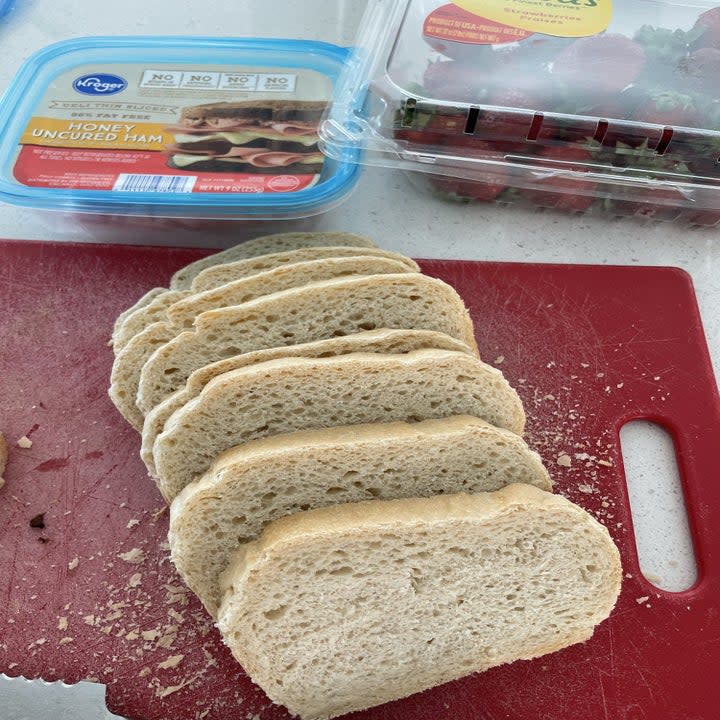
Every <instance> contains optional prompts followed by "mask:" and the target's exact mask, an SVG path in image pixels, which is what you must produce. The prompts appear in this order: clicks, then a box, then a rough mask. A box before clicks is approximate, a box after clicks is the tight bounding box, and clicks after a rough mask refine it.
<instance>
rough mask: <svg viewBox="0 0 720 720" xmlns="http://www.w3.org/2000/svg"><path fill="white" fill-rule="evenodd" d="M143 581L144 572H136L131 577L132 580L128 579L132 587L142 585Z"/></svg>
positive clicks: (129, 585)
mask: <svg viewBox="0 0 720 720" xmlns="http://www.w3.org/2000/svg"><path fill="white" fill-rule="evenodd" d="M141 581H142V573H135V574H134V575H132V576H131V577H130V580H129V581H128V587H130V588H136V587H138V585H140V583H141Z"/></svg>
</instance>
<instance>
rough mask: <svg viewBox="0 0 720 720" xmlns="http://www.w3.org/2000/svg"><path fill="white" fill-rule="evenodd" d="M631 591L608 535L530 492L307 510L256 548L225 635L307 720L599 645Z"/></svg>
mask: <svg viewBox="0 0 720 720" xmlns="http://www.w3.org/2000/svg"><path fill="white" fill-rule="evenodd" d="M620 584H621V566H620V558H619V554H618V551H617V548H616V547H615V545H614V544H613V542H612V540H611V539H610V536H609V535H608V532H607V530H606V529H605V528H604V527H603V526H602V525H600V524H599V523H598V522H597V521H596V520H595V519H594V518H592V517H591V516H590V515H589V514H588V513H586V512H585V511H584V510H582V509H581V508H579V507H577V506H576V505H573V504H572V503H570V502H569V501H568V500H566V499H565V498H563V497H561V496H559V495H553V494H551V493H547V492H543V491H542V490H539V489H537V488H535V487H532V486H530V485H510V486H508V487H506V488H504V489H502V490H498V491H496V492H494V493H482V494H478V495H450V496H437V497H433V498H422V499H413V500H409V499H403V500H385V501H377V500H376V501H370V502H364V503H353V504H346V505H335V506H332V507H326V508H322V509H319V510H311V511H309V512H303V513H297V514H295V515H292V516H289V517H285V518H282V519H281V520H277V521H275V522H274V523H272V524H271V525H270V526H268V528H267V529H266V530H265V532H264V533H263V535H262V536H261V538H260V539H259V540H257V541H255V542H252V543H249V544H247V545H245V546H243V547H242V548H241V549H240V550H239V551H238V553H237V555H236V557H235V559H234V561H233V563H232V565H231V567H230V568H229V570H228V571H227V572H226V574H225V576H224V578H223V585H224V588H225V592H224V596H223V603H222V606H221V608H220V612H219V616H218V626H219V628H220V630H221V632H222V634H223V636H224V639H225V642H226V643H227V645H228V646H229V647H230V649H231V651H232V653H233V655H234V656H235V657H236V658H237V660H238V661H239V662H240V663H241V664H242V666H243V667H244V668H245V670H246V672H247V673H248V674H249V675H250V677H251V678H252V679H253V680H254V681H255V682H256V683H257V684H258V685H260V686H261V687H262V688H263V689H264V690H265V692H266V693H267V694H268V695H269V697H270V699H271V700H273V702H275V703H278V704H281V705H284V706H286V707H287V708H288V709H289V710H290V712H291V713H293V714H297V715H299V716H300V717H301V718H302V720H325V719H326V718H332V717H335V716H337V715H342V714H344V713H347V712H351V711H353V710H360V709H363V708H367V707H371V706H374V705H379V704H381V703H385V702H388V701H390V700H395V699H397V698H402V697H405V696H407V695H410V694H412V693H416V692H420V691H422V690H425V689H427V688H431V687H433V686H435V685H439V684H441V683H445V682H448V681H450V680H454V679H456V678H459V677H462V676H464V675H468V674H470V673H474V672H478V671H481V670H485V669H487V668H490V667H494V666H497V665H502V664H505V663H509V662H513V661H514V660H519V659H531V658H534V657H538V656H540V655H544V654H546V653H550V652H554V651H556V650H559V649H561V648H564V647H566V646H568V645H572V644H574V643H579V642H583V641H585V640H587V639H588V638H590V637H591V636H592V634H593V630H594V628H595V626H596V625H597V624H598V623H600V622H601V621H603V620H604V619H605V618H607V617H608V615H609V614H610V612H611V610H612V608H613V606H614V604H615V601H616V599H617V596H618V593H619V590H620Z"/></svg>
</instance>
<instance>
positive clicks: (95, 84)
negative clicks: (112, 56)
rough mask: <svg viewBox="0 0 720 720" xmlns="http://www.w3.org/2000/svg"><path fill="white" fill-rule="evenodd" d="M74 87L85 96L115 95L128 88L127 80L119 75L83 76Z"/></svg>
mask: <svg viewBox="0 0 720 720" xmlns="http://www.w3.org/2000/svg"><path fill="white" fill-rule="evenodd" d="M73 87H74V88H75V90H77V91H78V92H79V93H83V95H114V94H115V93H119V92H120V91H122V90H124V89H125V88H126V87H127V80H125V79H124V78H121V77H120V76H119V75H106V74H104V73H98V74H97V75H83V76H82V77H79V78H78V79H77V80H76V81H75V82H74V83H73Z"/></svg>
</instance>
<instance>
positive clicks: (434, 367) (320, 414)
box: [153, 350, 525, 500]
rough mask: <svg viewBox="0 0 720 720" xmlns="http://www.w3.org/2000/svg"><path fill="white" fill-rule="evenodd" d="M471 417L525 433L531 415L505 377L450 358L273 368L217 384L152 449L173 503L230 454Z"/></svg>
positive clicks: (432, 353) (354, 359)
mask: <svg viewBox="0 0 720 720" xmlns="http://www.w3.org/2000/svg"><path fill="white" fill-rule="evenodd" d="M450 415H474V416H475V417H480V418H482V419H484V420H487V421H488V422H490V423H492V424H493V425H495V426H497V427H502V428H507V429H508V430H511V431H512V432H514V433H517V434H521V433H522V431H523V429H524V425H525V414H524V412H523V408H522V403H521V402H520V398H519V397H518V396H517V393H516V392H515V391H514V390H513V389H512V388H511V387H510V385H509V384H508V382H507V380H505V378H504V377H503V375H502V373H501V372H500V371H499V370H497V369H495V368H493V367H490V366H489V365H486V364H485V363H483V362H481V361H480V360H478V359H477V358H475V357H473V356H471V355H468V354H466V353H459V352H454V351H452V350H415V351H413V352H410V353H407V354H405V355H382V354H370V353H351V354H348V355H341V356H338V357H331V358H288V359H282V360H270V361H269V362H265V363H261V364H259V365H253V366H251V367H246V368H242V369H240V370H233V371H231V372H229V373H225V374H224V375H220V376H219V377H216V378H215V379H214V380H212V381H210V382H209V383H208V384H207V385H206V386H205V389H204V390H203V391H202V392H201V393H200V395H199V396H198V397H196V398H195V399H194V400H191V401H190V402H188V403H187V404H186V405H184V406H183V407H182V408H180V410H178V411H177V412H175V413H174V414H173V415H172V416H171V417H170V419H169V420H168V422H167V423H166V425H165V430H164V431H163V432H162V433H161V434H160V435H159V436H158V438H157V440H156V441H155V447H154V448H153V455H154V458H155V466H156V469H157V474H158V484H159V486H160V490H161V492H162V493H163V495H164V496H165V498H167V499H168V500H172V499H173V498H174V497H175V496H176V495H177V494H178V493H179V492H180V491H181V490H182V489H183V488H184V487H185V486H186V485H187V484H188V483H189V482H192V481H193V480H195V479H197V478H198V477H199V476H200V475H202V474H203V473H204V472H206V471H207V469H208V468H209V467H210V465H211V464H212V462H213V461H214V460H215V458H216V457H217V456H218V455H219V454H220V453H222V452H224V451H225V450H228V449H229V448H231V447H233V446H235V445H240V444H242V443H245V442H249V441H250V440H256V439H258V438H262V437H267V436H269V435H278V434H280V433H287V432H293V431H294V430H310V429H318V428H326V427H332V426H333V425H357V424H361V423H370V422H392V421H395V420H403V421H419V420H429V419H432V418H441V417H448V416H450Z"/></svg>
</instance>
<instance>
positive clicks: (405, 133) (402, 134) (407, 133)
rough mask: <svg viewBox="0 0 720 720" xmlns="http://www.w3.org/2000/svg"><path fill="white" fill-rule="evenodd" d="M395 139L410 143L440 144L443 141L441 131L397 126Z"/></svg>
mask: <svg viewBox="0 0 720 720" xmlns="http://www.w3.org/2000/svg"><path fill="white" fill-rule="evenodd" d="M395 139H396V140H402V141H403V142H405V143H407V144H408V145H439V144H440V143H442V135H441V134H440V133H433V132H428V131H427V130H415V129H413V128H397V129H396V130H395Z"/></svg>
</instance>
